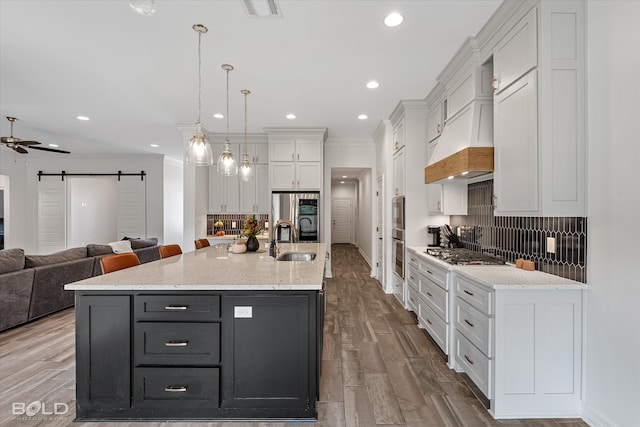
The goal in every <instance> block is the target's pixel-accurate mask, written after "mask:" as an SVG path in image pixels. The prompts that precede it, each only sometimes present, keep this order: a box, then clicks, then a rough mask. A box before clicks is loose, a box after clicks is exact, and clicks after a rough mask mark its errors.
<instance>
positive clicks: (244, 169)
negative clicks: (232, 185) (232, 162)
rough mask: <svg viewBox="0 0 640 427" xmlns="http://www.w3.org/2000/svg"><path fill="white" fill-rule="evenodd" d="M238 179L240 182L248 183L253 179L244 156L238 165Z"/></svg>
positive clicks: (251, 169) (251, 170)
mask: <svg viewBox="0 0 640 427" xmlns="http://www.w3.org/2000/svg"><path fill="white" fill-rule="evenodd" d="M238 178H239V179H240V181H244V182H248V181H251V180H252V179H253V168H252V167H251V165H250V164H249V160H248V159H247V157H246V155H245V156H244V158H243V159H242V163H240V170H239V171H238Z"/></svg>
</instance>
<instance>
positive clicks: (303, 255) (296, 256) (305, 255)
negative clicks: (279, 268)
mask: <svg viewBox="0 0 640 427" xmlns="http://www.w3.org/2000/svg"><path fill="white" fill-rule="evenodd" d="M314 259H316V253H315V252H285V253H283V254H281V255H279V256H278V258H276V261H313V260H314Z"/></svg>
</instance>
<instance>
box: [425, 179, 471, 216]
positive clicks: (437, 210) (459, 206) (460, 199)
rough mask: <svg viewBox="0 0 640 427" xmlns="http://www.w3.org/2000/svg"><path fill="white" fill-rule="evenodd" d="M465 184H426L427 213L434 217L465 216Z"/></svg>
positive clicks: (466, 194)
mask: <svg viewBox="0 0 640 427" xmlns="http://www.w3.org/2000/svg"><path fill="white" fill-rule="evenodd" d="M467 199H468V191H467V184H466V183H455V182H452V183H447V184H427V211H428V212H429V213H430V214H434V215H467V205H468V202H467Z"/></svg>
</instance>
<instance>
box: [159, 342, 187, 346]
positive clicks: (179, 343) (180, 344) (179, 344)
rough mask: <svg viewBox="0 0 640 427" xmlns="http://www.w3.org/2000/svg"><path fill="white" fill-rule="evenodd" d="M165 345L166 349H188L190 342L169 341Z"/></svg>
mask: <svg viewBox="0 0 640 427" xmlns="http://www.w3.org/2000/svg"><path fill="white" fill-rule="evenodd" d="M164 345H165V347H186V346H188V345H189V341H167V342H165V343H164Z"/></svg>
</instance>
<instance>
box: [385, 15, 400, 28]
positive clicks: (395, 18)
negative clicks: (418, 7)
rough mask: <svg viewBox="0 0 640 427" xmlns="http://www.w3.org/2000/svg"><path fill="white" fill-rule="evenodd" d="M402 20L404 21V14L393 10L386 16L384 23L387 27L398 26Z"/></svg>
mask: <svg viewBox="0 0 640 427" xmlns="http://www.w3.org/2000/svg"><path fill="white" fill-rule="evenodd" d="M402 21H404V17H403V16H402V15H400V14H399V13H398V12H391V13H390V14H388V15H387V17H386V18H384V25H386V26H387V27H397V26H398V25H400V24H402Z"/></svg>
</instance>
